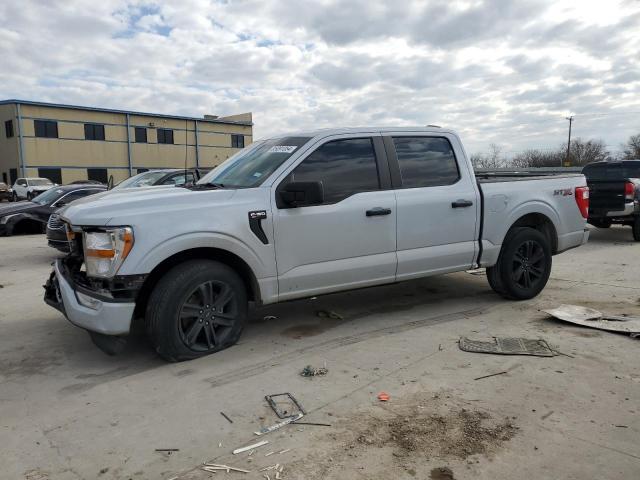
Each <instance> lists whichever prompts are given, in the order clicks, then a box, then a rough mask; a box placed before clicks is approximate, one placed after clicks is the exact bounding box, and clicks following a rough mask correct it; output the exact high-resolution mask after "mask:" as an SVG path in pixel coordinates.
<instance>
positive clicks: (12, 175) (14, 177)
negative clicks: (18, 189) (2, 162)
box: [9, 168, 18, 185]
mask: <svg viewBox="0 0 640 480" xmlns="http://www.w3.org/2000/svg"><path fill="white" fill-rule="evenodd" d="M9 179H10V180H11V185H13V184H14V183H16V180H17V179H18V169H17V168H10V169H9Z"/></svg>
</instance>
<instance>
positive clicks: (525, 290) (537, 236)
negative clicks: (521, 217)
mask: <svg viewBox="0 0 640 480" xmlns="http://www.w3.org/2000/svg"><path fill="white" fill-rule="evenodd" d="M549 243H550V242H549V239H548V238H547V236H546V235H544V234H543V233H541V232H540V231H538V230H536V229H534V228H530V227H518V228H514V229H512V230H511V231H510V232H509V233H507V235H506V237H505V239H504V242H503V244H502V250H501V251H500V256H499V257H498V261H497V262H496V264H495V265H494V266H492V267H488V268H487V280H488V281H489V285H490V286H491V288H492V289H493V290H494V291H495V292H496V293H497V294H499V295H501V296H503V297H505V298H508V299H511V300H527V299H530V298H533V297H535V296H536V295H538V294H539V293H540V292H541V291H542V289H543V288H544V287H545V285H546V284H547V281H548V280H549V275H550V274H551V263H552V259H551V256H552V252H551V247H550V244H549Z"/></svg>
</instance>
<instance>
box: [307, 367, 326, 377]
mask: <svg viewBox="0 0 640 480" xmlns="http://www.w3.org/2000/svg"><path fill="white" fill-rule="evenodd" d="M327 373H329V369H328V368H327V365H326V364H325V365H324V367H313V366H311V365H307V366H306V367H304V368H303V369H302V371H301V372H300V375H301V376H303V377H322V376H324V375H326V374H327Z"/></svg>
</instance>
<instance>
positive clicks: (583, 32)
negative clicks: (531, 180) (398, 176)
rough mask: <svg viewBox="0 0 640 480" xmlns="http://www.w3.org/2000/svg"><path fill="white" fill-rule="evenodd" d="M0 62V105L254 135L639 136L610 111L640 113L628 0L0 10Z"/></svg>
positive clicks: (516, 145)
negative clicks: (241, 121) (371, 127)
mask: <svg viewBox="0 0 640 480" xmlns="http://www.w3.org/2000/svg"><path fill="white" fill-rule="evenodd" d="M0 58H2V59H3V61H2V68H1V69H0V98H22V99H29V100H43V101H52V102H60V103H75V104H81V105H93V106H104V107H112V108H126V109H137V110H145V111H154V112H166V113H179V114H187V115H201V114H205V113H215V114H231V113H237V112H241V111H253V112H254V121H255V123H256V125H255V132H256V135H257V136H266V135H271V134H275V133H278V132H286V131H287V130H298V129H307V128H314V127H326V126H332V125H366V124H379V125H391V124H395V125H416V124H417V125H424V124H428V123H435V124H440V125H446V126H448V127H451V128H454V129H457V130H459V131H460V132H461V133H462V135H463V138H464V139H465V141H466V143H467V144H468V149H469V150H470V151H476V150H484V149H486V148H487V145H488V144H489V143H492V142H494V143H498V144H500V145H503V146H504V147H505V149H508V150H510V151H518V150H521V149H524V148H527V147H554V146H556V145H557V144H558V143H560V142H562V141H563V140H564V138H565V135H566V127H567V125H566V123H567V122H566V121H565V120H564V117H565V116H566V114H568V113H574V114H577V116H576V121H575V122H574V134H575V135H577V136H582V137H584V138H589V137H594V138H601V139H603V140H604V141H605V143H607V144H608V145H611V147H612V148H613V149H615V148H617V147H618V145H619V143H620V142H622V141H624V140H625V139H626V138H627V137H628V136H629V135H631V134H634V133H637V132H638V131H640V115H634V114H629V115H613V114H614V113H621V112H638V111H640V67H638V65H637V60H638V58H640V4H638V3H637V2H634V1H628V0H626V1H625V0H619V1H609V2H605V3H602V2H584V1H578V0H575V1H569V0H564V1H553V0H528V1H521V2H520V1H519V2H513V1H512V0H485V1H481V0H474V1H453V2H452V1H444V0H432V1H429V2H423V1H405V2H372V1H370V0H352V1H339V0H322V1H320V2H314V3H313V4H311V3H308V2H299V1H296V0H281V1H278V2H264V1H261V0H245V1H237V2H236V1H219V2H214V1H211V2H210V1H205V0H183V1H180V2H178V1H175V2H174V1H172V2H164V3H161V2H145V1H126V0H102V1H100V2H89V1H88V0H87V1H80V0H75V1H73V0H69V1H62V0H60V1H56V2H40V1H36V0H25V1H22V2H17V3H16V2H2V4H0ZM581 114H583V115H582V116H581ZM586 114H590V115H586ZM594 114H598V115H594ZM602 114H610V115H609V116H604V115H602Z"/></svg>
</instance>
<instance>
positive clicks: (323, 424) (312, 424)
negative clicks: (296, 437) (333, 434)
mask: <svg viewBox="0 0 640 480" xmlns="http://www.w3.org/2000/svg"><path fill="white" fill-rule="evenodd" d="M293 425H311V426H313V427H331V424H330V423H312V422H293Z"/></svg>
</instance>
